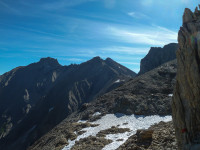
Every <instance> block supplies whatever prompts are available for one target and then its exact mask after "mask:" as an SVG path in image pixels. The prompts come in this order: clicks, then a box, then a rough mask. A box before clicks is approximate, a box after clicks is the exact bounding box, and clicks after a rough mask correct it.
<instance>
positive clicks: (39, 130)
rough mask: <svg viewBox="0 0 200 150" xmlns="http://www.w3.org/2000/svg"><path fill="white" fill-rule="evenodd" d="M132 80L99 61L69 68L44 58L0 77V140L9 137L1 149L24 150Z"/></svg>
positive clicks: (128, 73) (125, 72)
mask: <svg viewBox="0 0 200 150" xmlns="http://www.w3.org/2000/svg"><path fill="white" fill-rule="evenodd" d="M135 75H136V74H135V73H134V72H132V71H131V70H129V69H127V68H126V67H124V66H122V65H120V64H118V63H117V62H115V61H113V60H112V59H110V58H107V59H106V60H103V59H101V58H100V57H95V58H93V59H91V60H89V61H87V62H85V63H82V64H80V65H70V66H61V65H60V64H59V63H58V62H57V60H56V59H53V58H43V59H41V60H40V61H39V62H37V63H33V64H30V65H28V66H25V67H19V68H16V69H14V70H12V71H10V72H8V73H5V74H4V75H2V76H0V138H1V137H4V136H6V135H7V134H8V133H9V134H8V135H7V136H6V137H5V138H2V140H0V149H13V148H14V149H16V150H17V149H20V150H22V149H25V148H26V147H27V146H28V145H30V144H32V143H33V142H34V141H35V140H36V139H38V138H39V137H41V136H42V135H43V134H45V133H46V132H48V131H49V130H51V129H52V128H53V127H55V126H56V125H57V124H58V123H60V122H61V121H62V120H63V119H64V118H66V117H67V116H68V115H69V114H71V113H72V112H74V111H76V110H78V109H79V108H80V107H81V106H82V104H84V103H88V102H90V101H92V100H93V99H95V98H96V97H98V96H99V95H102V94H104V93H106V92H108V91H110V90H112V89H114V88H116V87H117V86H119V85H121V84H122V83H123V82H125V81H127V80H129V79H130V78H131V77H134V76H135ZM118 79H121V81H122V82H118V83H116V82H115V81H116V80H118ZM12 129H13V130H12ZM10 130H11V131H10ZM16 139H17V140H16ZM22 141H23V142H22ZM21 143H23V144H21Z"/></svg>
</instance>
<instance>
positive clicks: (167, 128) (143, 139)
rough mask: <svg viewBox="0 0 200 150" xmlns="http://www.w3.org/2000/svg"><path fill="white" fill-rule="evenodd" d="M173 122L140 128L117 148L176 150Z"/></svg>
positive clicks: (127, 149) (125, 149)
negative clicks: (145, 128) (144, 128)
mask: <svg viewBox="0 0 200 150" xmlns="http://www.w3.org/2000/svg"><path fill="white" fill-rule="evenodd" d="M176 149H177V143H176V139H175V130H174V128H173V123H172V122H167V123H165V122H160V123H158V124H156V125H153V126H151V127H150V128H149V129H147V130H138V131H137V133H136V134H135V135H133V136H131V137H130V138H129V139H128V140H127V141H126V142H125V143H124V144H123V145H121V146H120V147H119V148H118V149H117V150H176Z"/></svg>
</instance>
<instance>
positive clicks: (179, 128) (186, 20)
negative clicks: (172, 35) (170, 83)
mask: <svg viewBox="0 0 200 150" xmlns="http://www.w3.org/2000/svg"><path fill="white" fill-rule="evenodd" d="M199 33H200V11H199V10H198V8H196V10H195V12H194V13H193V12H192V11H191V10H189V9H185V12H184V15H183V25H182V27H181V28H180V30H179V33H178V43H179V49H178V51H177V61H178V70H177V82H176V87H175V92H174V97H173V103H172V108H173V122H174V126H175V129H176V137H177V140H178V145H179V149H180V150H183V149H184V150H189V149H190V150H199V149H200V42H199V41H200V36H199V35H200V34H199Z"/></svg>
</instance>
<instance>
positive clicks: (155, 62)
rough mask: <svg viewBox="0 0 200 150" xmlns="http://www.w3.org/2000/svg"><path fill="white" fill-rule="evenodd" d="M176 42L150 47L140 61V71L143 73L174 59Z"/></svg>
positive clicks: (176, 47)
mask: <svg viewBox="0 0 200 150" xmlns="http://www.w3.org/2000/svg"><path fill="white" fill-rule="evenodd" d="M177 49H178V44H177V43H171V44H168V45H165V46H164V47H163V48H161V47H152V48H151V49H150V51H149V53H148V54H147V55H146V56H145V57H144V58H143V59H142V60H141V62H140V72H139V73H138V74H144V73H145V72H148V71H150V70H152V69H154V68H156V67H158V66H160V65H162V64H164V63H166V62H168V61H171V60H174V59H176V50H177Z"/></svg>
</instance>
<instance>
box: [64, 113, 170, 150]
mask: <svg viewBox="0 0 200 150" xmlns="http://www.w3.org/2000/svg"><path fill="white" fill-rule="evenodd" d="M171 120H172V117H171V116H164V117H162V116H158V115H154V116H146V117H145V116H136V115H130V116H127V115H123V114H107V115H105V116H103V117H102V118H101V119H99V120H97V121H94V122H90V123H91V124H99V126H96V127H89V128H84V129H82V130H84V131H86V132H85V133H83V134H82V135H80V136H78V137H77V139H76V140H74V141H71V140H69V141H68V142H69V145H67V146H65V147H64V148H63V150H70V149H71V148H72V146H73V145H74V144H75V141H79V140H80V139H82V138H86V137H88V136H90V135H92V136H96V134H97V133H98V132H99V131H101V130H105V129H109V128H111V127H112V126H118V127H119V128H129V129H130V130H131V131H130V132H125V133H119V134H108V135H107V136H106V139H111V140H112V141H113V142H112V143H110V144H108V145H106V146H105V147H104V148H103V150H115V149H117V148H118V147H119V146H120V145H122V144H123V143H124V142H125V141H126V140H127V139H128V138H129V137H130V136H131V135H133V134H135V133H136V131H137V130H138V129H147V128H149V127H150V126H151V125H153V124H155V123H159V122H160V121H165V122H168V121H171ZM119 139H123V141H117V140H119Z"/></svg>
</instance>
